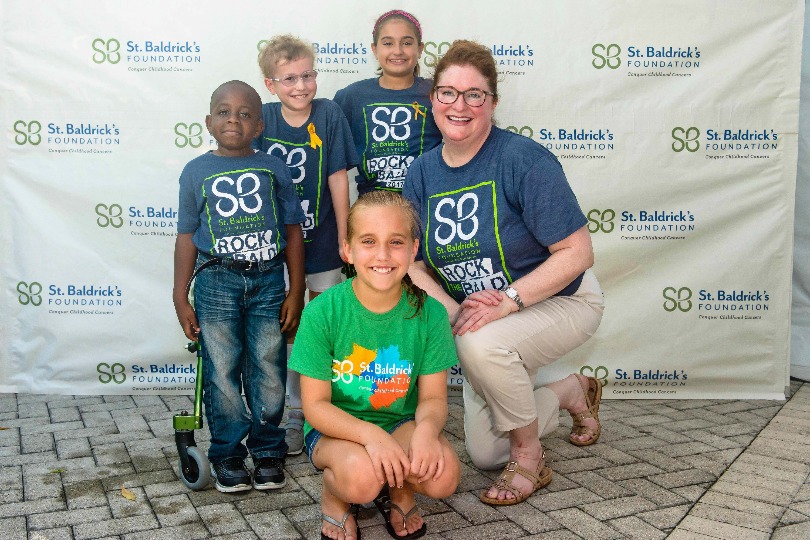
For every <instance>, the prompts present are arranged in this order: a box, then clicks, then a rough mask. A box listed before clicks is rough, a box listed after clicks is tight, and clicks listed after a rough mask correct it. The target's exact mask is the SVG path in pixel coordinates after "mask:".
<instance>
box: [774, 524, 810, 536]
mask: <svg viewBox="0 0 810 540" xmlns="http://www.w3.org/2000/svg"><path fill="white" fill-rule="evenodd" d="M808 538H810V522H804V523H797V524H796V525H787V526H784V527H778V528H777V529H776V530H775V531H774V532H773V536H771V540H807V539H808Z"/></svg>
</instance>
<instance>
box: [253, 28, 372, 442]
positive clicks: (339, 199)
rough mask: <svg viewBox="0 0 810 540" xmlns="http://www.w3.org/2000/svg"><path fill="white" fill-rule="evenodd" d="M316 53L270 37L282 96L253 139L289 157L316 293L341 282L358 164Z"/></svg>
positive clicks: (295, 386) (297, 421)
mask: <svg viewBox="0 0 810 540" xmlns="http://www.w3.org/2000/svg"><path fill="white" fill-rule="evenodd" d="M314 62H315V51H314V49H313V47H312V45H311V44H310V43H307V42H305V41H303V40H301V39H299V38H297V37H295V36H291V35H289V34H285V35H280V36H275V37H273V38H271V39H270V40H269V41H268V42H267V43H266V44H265V46H264V47H263V48H262V51H261V53H260V54H259V67H260V68H261V70H262V74H263V75H264V83H265V86H267V89H268V90H269V91H270V93H271V94H273V95H275V96H276V97H278V102H273V103H265V104H264V105H263V106H262V119H263V120H264V131H263V132H262V134H261V137H260V138H259V139H258V140H257V141H256V142H255V143H254V145H255V146H256V147H257V148H259V149H260V150H262V151H263V152H267V153H268V154H270V155H272V156H278V157H279V158H281V159H282V160H284V161H285V162H286V163H287V167H289V169H290V175H291V177H292V180H293V183H294V184H295V189H296V192H297V193H298V197H299V199H300V200H301V207H302V208H303V210H304V214H305V215H306V218H307V219H306V221H305V222H304V225H303V229H304V267H305V271H306V285H307V289H309V299H310V300H312V299H313V298H315V297H316V296H318V294H320V293H322V292H323V291H325V290H326V289H328V288H329V287H331V286H332V285H336V284H338V283H340V281H341V273H340V270H341V268H342V266H343V262H344V259H343V256H342V255H341V249H342V244H343V241H344V240H345V239H346V220H347V216H348V214H349V176H348V173H347V172H346V171H347V169H351V168H352V167H354V166H356V165H357V162H358V159H357V152H356V151H355V149H354V142H353V141H352V134H351V131H350V129H349V123H348V122H347V121H346V118H345V117H344V115H343V112H342V111H341V110H340V107H338V106H337V105H336V104H335V103H334V102H332V101H330V100H328V99H315V94H316V93H317V91H318V85H317V80H316V78H317V76H318V73H317V71H315V70H314V69H313V67H314ZM300 388H301V386H300V376H299V374H298V373H296V372H294V371H288V372H287V392H288V393H289V395H290V412H289V415H288V420H287V424H286V427H287V444H288V446H289V451H288V454H289V455H297V454H300V453H301V451H302V450H303V446H304V436H303V432H302V428H303V424H304V417H303V412H302V410H301V390H300Z"/></svg>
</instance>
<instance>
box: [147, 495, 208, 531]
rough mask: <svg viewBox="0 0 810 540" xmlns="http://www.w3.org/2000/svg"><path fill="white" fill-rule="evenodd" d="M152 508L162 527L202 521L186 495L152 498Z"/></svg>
mask: <svg viewBox="0 0 810 540" xmlns="http://www.w3.org/2000/svg"><path fill="white" fill-rule="evenodd" d="M149 502H150V503H151V504H152V510H154V512H155V515H156V516H157V518H158V521H160V525H161V527H174V526H176V525H186V524H189V523H197V522H200V516H199V515H198V514H197V511H196V509H195V508H194V506H192V504H191V501H190V500H189V499H188V497H187V496H186V495H173V496H171V497H159V498H156V499H150V500H149Z"/></svg>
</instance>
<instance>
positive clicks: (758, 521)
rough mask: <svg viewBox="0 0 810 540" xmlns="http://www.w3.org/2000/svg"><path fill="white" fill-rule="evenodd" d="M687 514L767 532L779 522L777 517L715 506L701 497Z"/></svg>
mask: <svg viewBox="0 0 810 540" xmlns="http://www.w3.org/2000/svg"><path fill="white" fill-rule="evenodd" d="M689 515H690V516H696V517H702V518H705V519H708V520H711V521H719V522H721V523H728V524H730V525H736V526H739V527H745V528H746V529H754V530H757V531H762V532H766V533H769V534H770V532H771V531H772V530H773V528H774V527H775V526H776V524H777V523H778V522H779V517H773V516H766V515H762V514H752V513H749V512H741V511H739V510H733V509H731V508H723V507H720V506H715V505H713V504H705V503H704V502H703V499H701V500H700V502H698V503H697V504H696V505H695V506H694V507H693V508H692V510H690V511H689Z"/></svg>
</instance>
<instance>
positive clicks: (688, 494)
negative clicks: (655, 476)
mask: <svg viewBox="0 0 810 540" xmlns="http://www.w3.org/2000/svg"><path fill="white" fill-rule="evenodd" d="M710 486H711V484H708V483H707V484H695V485H693V486H683V487H679V488H673V489H672V492H673V493H675V494H677V495H679V496H681V497H683V498H684V499H685V500H686V501H689V502H692V503H696V502H697V501H698V500H699V499H700V498H701V497H703V495H704V494H705V493H706V491H707V490H708V489H709V487H710Z"/></svg>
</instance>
